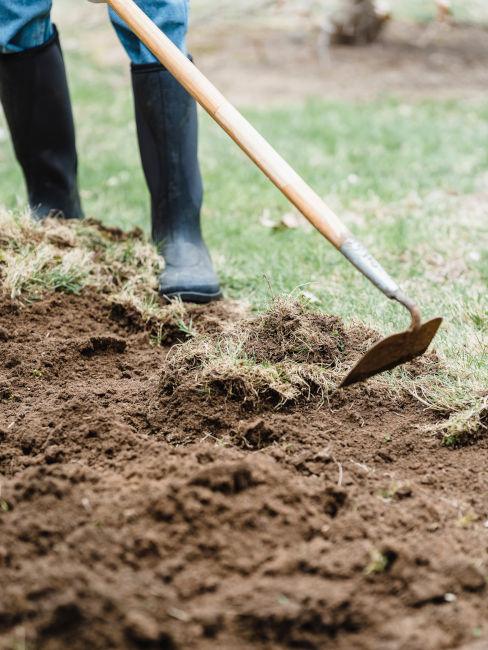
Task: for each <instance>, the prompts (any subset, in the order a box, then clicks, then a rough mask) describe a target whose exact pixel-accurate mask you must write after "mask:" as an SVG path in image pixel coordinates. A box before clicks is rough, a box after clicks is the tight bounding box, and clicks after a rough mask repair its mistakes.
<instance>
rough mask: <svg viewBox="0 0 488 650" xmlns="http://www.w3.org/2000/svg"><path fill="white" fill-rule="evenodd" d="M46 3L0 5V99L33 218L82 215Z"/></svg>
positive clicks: (65, 96) (5, 1)
mask: <svg viewBox="0 0 488 650" xmlns="http://www.w3.org/2000/svg"><path fill="white" fill-rule="evenodd" d="M50 11H51V0H0V100H1V103H2V105H3V109H4V112H5V116H6V119H7V123H8V125H9V129H10V133H11V136H12V142H13V145H14V149H15V154H16V156H17V160H18V161H19V163H20V165H21V167H22V171H23V173H24V178H25V181H26V185H27V192H28V197H29V205H30V206H31V208H32V211H33V213H34V215H35V216H36V217H37V218H43V217H46V216H48V215H49V214H62V215H63V216H65V217H72V218H79V217H81V216H82V210H81V205H80V199H79V194H78V187H77V156H76V146H75V132H74V124H73V115H72V112H71V103H70V97H69V91H68V84H67V80H66V73H65V68H64V62H63V56H62V52H61V46H60V43H59V38H58V35H57V32H56V28H55V27H54V26H53V25H52V24H51V19H50Z"/></svg>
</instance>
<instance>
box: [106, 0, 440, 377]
mask: <svg viewBox="0 0 488 650" xmlns="http://www.w3.org/2000/svg"><path fill="white" fill-rule="evenodd" d="M107 4H109V5H110V6H111V7H112V9H113V10H114V11H115V12H116V13H117V14H118V15H119V16H120V17H121V18H122V19H123V20H124V21H125V22H126V23H127V24H128V25H129V26H130V28H131V29H132V30H133V32H134V33H135V34H136V35H137V36H138V37H139V39H140V40H141V41H142V42H143V43H144V44H145V45H146V46H147V47H148V48H149V49H150V50H151V52H153V54H154V55H155V56H156V58H157V59H158V60H159V61H160V62H161V63H162V64H163V65H164V66H165V68H166V69H167V70H169V72H171V73H172V74H173V76H174V77H175V78H176V79H177V80H178V81H179V82H180V83H181V84H182V85H183V86H184V87H185V88H186V90H187V91H188V92H189V93H190V94H191V95H192V96H193V97H194V98H195V99H196V100H197V101H198V102H199V103H200V104H201V105H202V106H203V108H204V109H205V110H206V111H207V112H208V113H209V115H210V116H211V117H212V118H213V119H214V120H215V121H216V122H217V123H218V124H219V125H220V126H221V127H222V128H223V129H224V131H226V132H227V133H228V134H229V136H230V137H231V138H232V139H233V140H234V141H235V142H236V143H237V144H238V145H239V146H240V147H241V149H242V150H243V151H244V152H245V153H246V154H247V155H248V156H249V158H251V160H253V161H254V163H255V164H256V165H257V166H258V167H259V168H260V169H261V171H262V172H264V174H266V176H268V178H269V179H270V180H271V181H272V182H273V183H274V184H275V185H276V186H277V187H278V189H280V190H281V191H282V192H283V194H284V195H285V196H286V197H287V198H288V199H289V201H290V202H291V203H292V204H293V205H294V206H295V207H296V208H297V209H298V210H299V211H300V212H301V213H302V214H303V215H304V216H305V217H306V218H307V219H308V220H309V221H310V222H311V223H312V225H313V226H315V228H316V229H317V230H318V231H319V232H320V233H321V234H322V235H323V236H324V237H326V239H328V240H329V242H330V243H331V244H333V245H334V246H335V247H336V248H337V250H338V251H340V252H341V253H342V254H343V255H344V257H346V258H347V259H348V260H349V262H351V264H353V265H354V266H355V267H356V268H357V269H358V270H359V271H360V272H361V273H363V275H365V276H366V277H367V278H368V279H369V280H370V281H371V282H372V283H373V284H374V285H375V286H376V287H377V288H378V289H379V290H380V291H382V292H383V293H384V294H385V295H386V296H387V297H388V298H391V299H393V300H396V301H398V302H399V303H400V304H402V305H403V306H404V307H406V308H407V309H408V311H409V312H410V317H411V325H410V328H409V329H408V330H406V331H405V332H400V333H399V334H393V335H392V336H388V337H387V338H385V339H383V340H382V341H380V342H379V343H376V345H374V346H373V347H372V348H371V349H370V350H369V351H368V352H367V353H366V354H365V355H364V356H363V358H362V359H360V361H359V362H358V363H357V364H356V365H355V366H354V368H353V369H352V370H351V371H350V372H349V373H348V375H347V376H346V377H345V378H344V380H343V381H342V383H341V386H348V385H350V384H354V383H356V382H360V381H364V380H365V379H367V378H368V377H372V376H373V375H376V374H378V373H381V372H384V371H386V370H391V369H392V368H395V367H396V366H399V365H401V364H403V363H406V362H407V361H410V360H411V359H414V358H415V357H418V356H421V355H422V354H424V352H425V351H426V350H427V348H428V347H429V345H430V342H431V341H432V339H433V338H434V336H435V335H436V333H437V330H438V329H439V326H440V324H441V323H442V318H434V319H432V320H430V321H428V322H426V323H423V324H422V320H421V316H420V311H419V308H418V307H417V306H416V305H415V303H414V302H413V301H412V300H410V298H408V297H407V296H406V295H405V294H404V293H403V292H402V291H401V289H400V288H399V286H398V285H397V283H396V282H395V281H394V280H393V279H392V278H391V277H390V276H389V275H388V273H387V272H386V271H385V270H384V269H383V268H382V267H381V265H380V264H379V263H378V262H377V261H376V260H375V259H374V258H373V257H372V256H371V255H370V254H369V253H368V251H367V250H366V249H365V248H364V247H363V246H362V244H361V243H360V242H358V241H357V240H356V239H355V238H354V237H353V236H352V235H351V233H350V232H349V231H348V230H347V229H346V228H345V226H344V225H343V224H342V223H341V221H340V220H339V218H338V217H337V216H336V215H335V214H334V213H333V212H332V210H330V208H328V207H327V205H325V203H324V202H323V200H322V199H321V198H320V197H319V196H318V195H317V194H316V193H315V192H314V191H313V190H312V189H311V188H310V187H309V186H308V185H307V184H306V183H305V182H304V181H303V180H302V179H301V178H300V176H299V175H298V174H297V173H296V172H295V171H294V170H293V169H292V168H291V167H290V165H288V164H287V163H286V162H285V160H283V158H281V156H280V155H279V154H278V153H277V152H276V151H275V150H274V149H273V148H272V147H271V145H270V144H269V143H268V142H266V140H265V139H264V138H263V137H262V136H261V135H260V134H259V133H258V132H257V131H256V130H255V129H254V128H253V127H252V126H251V124H249V122H248V121H247V120H246V119H245V118H244V117H243V116H242V115H241V114H240V113H239V112H238V111H237V110H236V109H235V108H234V107H233V106H232V104H230V103H229V102H228V101H227V100H226V99H225V97H224V96H223V95H222V94H221V93H220V92H219V91H218V90H217V89H216V88H215V86H214V85H213V84H211V83H210V81H208V79H206V77H205V76H204V75H203V74H202V73H201V72H200V71H199V70H198V68H197V67H196V66H195V65H194V64H193V63H192V62H191V61H190V59H189V58H188V57H186V56H185V55H184V54H183V53H182V52H181V51H180V50H179V49H178V48H177V47H176V46H175V45H174V44H173V43H172V42H171V41H170V39H169V38H167V36H165V34H163V32H162V31H161V30H160V29H159V28H158V27H156V25H155V24H154V23H153V22H152V21H151V20H150V19H149V18H148V16H146V14H145V13H144V12H143V11H142V10H141V9H140V8H139V7H138V6H137V5H136V4H135V2H134V0H107Z"/></svg>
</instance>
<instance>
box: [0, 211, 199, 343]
mask: <svg viewBox="0 0 488 650" xmlns="http://www.w3.org/2000/svg"><path fill="white" fill-rule="evenodd" d="M163 265H164V262H163V260H162V258H161V257H160V256H159V255H158V254H157V251H156V249H155V247H154V246H152V245H151V244H150V243H149V242H148V241H147V240H146V238H145V237H144V235H143V233H142V231H141V230H139V229H135V230H132V231H130V232H127V233H125V232H123V231H122V230H120V229H118V228H107V227H106V226H103V225H102V224H101V223H99V222H97V221H94V220H92V219H85V220H82V221H78V220H58V219H46V220H44V221H42V222H39V221H35V220H33V219H32V217H31V215H30V214H29V213H28V212H27V213H25V214H22V215H15V214H13V213H11V212H8V211H4V210H0V289H1V290H2V291H3V292H5V293H7V294H9V295H10V298H11V299H12V300H27V301H32V300H37V299H39V298H41V297H42V296H44V295H46V294H49V293H52V292H56V291H62V292H65V293H75V294H76V293H79V292H80V291H82V290H83V289H86V288H92V289H95V290H96V291H98V292H100V294H101V295H103V296H104V297H105V298H106V299H107V300H108V301H109V302H111V303H112V305H113V312H114V315H115V316H116V315H117V314H118V315H120V314H121V313H124V314H128V313H130V314H132V315H133V316H134V317H135V318H136V319H137V321H138V326H139V327H145V328H146V329H147V330H148V331H149V332H151V333H152V334H153V335H154V336H155V337H156V338H157V340H158V341H159V342H161V341H163V340H166V339H167V338H173V337H172V334H171V333H172V332H173V333H174V332H181V333H183V337H184V330H185V320H186V314H187V313H186V309H185V307H184V305H183V304H182V303H181V302H178V301H174V302H172V303H171V304H169V305H165V304H163V303H162V302H161V301H160V300H159V298H158V294H157V277H158V275H159V274H160V272H161V271H162V268H163ZM180 338H181V337H180Z"/></svg>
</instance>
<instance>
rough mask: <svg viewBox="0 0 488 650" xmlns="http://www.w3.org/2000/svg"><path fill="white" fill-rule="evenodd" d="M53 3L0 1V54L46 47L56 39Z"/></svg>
mask: <svg viewBox="0 0 488 650" xmlns="http://www.w3.org/2000/svg"><path fill="white" fill-rule="evenodd" d="M51 4H52V2H51V0H0V53H2V54H7V53H9V54H15V53H17V52H23V51H25V50H29V49H31V48H33V47H38V46H39V45H43V44H44V43H45V42H46V41H48V40H49V39H50V38H51V36H52V35H53V26H52V24H51V18H50V15H51Z"/></svg>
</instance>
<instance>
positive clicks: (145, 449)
mask: <svg viewBox="0 0 488 650" xmlns="http://www.w3.org/2000/svg"><path fill="white" fill-rule="evenodd" d="M191 315H192V317H193V323H194V326H195V327H196V329H197V330H198V331H199V332H200V334H199V335H198V336H197V337H195V338H193V340H190V341H189V342H188V343H185V344H183V345H182V346H181V347H177V348H173V349H172V350H169V348H164V347H159V346H157V345H155V341H154V340H151V339H150V337H149V336H148V332H147V331H145V329H144V325H143V323H142V322H141V323H138V322H137V319H131V318H127V317H126V316H127V314H124V312H123V310H120V309H114V308H113V306H111V305H110V304H109V303H108V302H107V300H106V298H104V297H103V296H101V295H100V294H97V293H95V292H94V291H93V290H85V291H84V292H83V293H81V294H80V295H63V294H54V295H51V296H50V297H46V298H44V299H42V300H39V301H37V302H35V303H32V304H30V305H29V304H21V303H20V302H15V303H14V302H12V301H11V300H10V299H9V298H7V297H4V298H3V299H2V301H1V304H0V472H1V476H2V482H1V494H0V567H1V571H0V648H2V649H4V648H5V649H7V648H8V649H9V650H14V649H20V648H22V649H23V650H25V649H27V648H29V649H32V650H34V649H42V650H61V649H62V650H66V649H67V648H69V649H70V650H86V649H87V648H90V649H98V648H100V649H103V650H107V649H108V648H117V649H125V648H154V649H156V648H161V649H171V650H172V649H176V648H192V649H193V648H195V649H196V648H198V649H199V650H207V649H210V648H212V649H215V648H225V649H234V648H235V649H236V650H244V649H249V650H250V649H251V648H253V649H254V648H263V649H267V650H270V649H274V648H300V649H314V648H315V649H323V648H334V649H335V650H346V649H347V650H350V649H351V648H355V649H368V650H401V649H404V650H407V649H408V650H434V649H436V650H437V649H441V648H442V649H444V648H445V649H447V648H462V647H466V648H468V647H471V645H472V644H473V647H479V648H486V647H488V640H487V641H486V642H485V643H483V639H488V623H487V620H488V601H487V594H486V583H485V580H486V576H487V571H488V569H487V567H488V523H487V520H488V499H487V495H488V477H487V474H486V471H485V468H486V467H487V464H488V441H487V439H486V438H484V437H479V438H478V439H477V440H476V442H475V444H473V445H472V446H469V447H464V448H460V449H454V450H449V449H447V448H445V447H443V446H442V445H441V442H440V440H439V439H438V438H437V437H435V436H433V435H432V434H429V432H428V425H429V424H431V422H432V419H431V418H432V416H431V415H429V414H428V413H427V412H425V410H423V408H422V407H421V405H420V404H419V403H418V402H416V401H414V400H413V399H412V398H409V397H406V396H405V395H401V394H397V395H396V396H394V395H392V394H391V392H390V393H386V392H385V384H384V383H382V381H381V380H379V381H372V382H370V383H369V384H366V385H364V386H358V387H355V388H353V389H351V390H348V391H343V392H337V393H334V392H330V390H325V389H323V386H322V390H318V389H316V390H311V391H310V392H309V393H308V394H307V393H306V391H302V390H301V389H299V388H297V389H296V391H297V392H295V393H293V394H290V395H288V394H285V395H283V394H280V393H279V392H278V393H276V392H273V391H268V392H267V391H261V392H260V391H257V392H256V393H255V394H254V395H253V399H247V397H248V392H246V390H247V389H246V386H247V384H246V383H245V382H244V383H242V382H241V383H239V382H237V383H236V374H232V373H230V370H229V368H230V366H229V365H228V366H227V370H226V372H223V371H222V373H223V374H222V373H221V375H219V376H218V377H217V379H215V376H214V377H213V378H212V368H213V369H214V371H216V370H217V369H218V363H217V361H218V358H219V355H218V349H217V348H218V346H222V341H225V340H228V341H229V342H230V343H229V346H230V347H229V349H227V350H226V354H227V357H226V358H227V359H232V358H233V357H232V354H231V353H234V354H235V344H236V331H237V330H236V327H237V326H235V325H232V324H231V325H230V326H229V329H227V330H226V329H225V327H226V326H227V325H226V322H225V321H226V320H229V318H230V317H229V310H228V309H227V307H226V304H225V303H221V304H218V305H216V306H214V307H210V308H208V310H205V309H202V308H195V310H194V311H193V312H192V313H191ZM272 318H273V317H271V322H270V319H269V318H268V320H266V317H264V318H258V319H257V320H256V321H255V322H254V326H250V325H249V322H247V324H245V325H243V328H242V331H243V332H244V335H243V336H242V338H241V339H239V341H238V342H239V345H240V346H241V347H240V351H241V357H242V350H244V352H245V355H247V357H249V358H253V359H255V360H257V362H258V364H259V368H260V369H261V370H260V372H261V371H262V372H264V373H266V372H268V370H269V366H270V364H278V366H277V367H278V368H279V371H278V376H279V377H281V379H282V380H283V381H285V379H286V378H287V377H288V379H289V378H290V377H292V384H293V381H297V382H298V383H297V384H296V386H295V388H296V387H297V386H298V387H300V386H303V384H302V383H300V381H301V379H303V378H304V377H305V379H304V381H306V382H307V385H308V386H309V387H310V386H313V385H314V384H313V381H312V379H313V378H314V377H315V375H313V376H311V375H309V374H306V373H302V374H301V375H300V373H299V374H298V375H296V374H294V373H295V371H297V368H298V369H299V368H303V367H305V366H307V367H308V366H310V364H312V365H314V364H315V365H314V367H315V366H316V365H317V361H320V359H325V360H327V362H328V364H329V366H330V367H331V368H336V370H337V372H339V369H340V364H341V363H348V362H349V356H354V353H357V351H359V350H360V349H361V345H365V344H366V343H367V342H368V341H369V340H370V337H371V336H372V335H371V333H370V332H366V331H364V330H361V329H357V330H354V331H353V330H349V331H347V330H345V329H344V327H343V326H342V324H341V323H340V322H338V321H337V319H333V318H328V317H323V318H322V319H320V318H319V319H318V320H317V318H316V319H315V320H313V319H312V320H310V321H308V322H307V323H306V325H307V327H306V328H305V329H306V330H307V331H310V328H309V326H310V327H312V326H313V327H315V328H316V329H315V330H314V331H315V332H319V333H320V332H322V334H323V339H321V338H320V337H318V338H317V341H316V342H317V347H314V346H312V347H310V345H309V346H308V347H307V346H306V345H305V346H304V345H302V344H300V341H302V343H303V339H304V332H303V331H302V329H301V325H300V323H301V322H302V321H301V319H302V318H305V316H303V315H301V314H300V313H298V314H297V313H295V314H293V313H292V314H291V316H290V314H288V317H287V319H288V320H286V319H285V321H286V322H277V321H274V322H273V321H272ZM302 324H303V323H302ZM232 328H234V329H232ZM246 328H247V329H246ZM259 328H261V329H259ZM219 330H223V331H224V332H227V333H228V334H227V335H226V336H222V334H221V335H220V338H216V334H215V332H218V331H219ZM246 332H247V334H246ZM252 332H254V333H255V336H254V337H253V336H252ZM205 333H207V334H205ZM173 334H175V333H169V334H168V336H167V337H165V340H167V341H169V340H175V336H174V335H173ZM177 334H178V333H177ZM181 334H182V332H181V331H180V332H179V337H180V338H181ZM199 337H201V338H199ZM176 338H178V336H176ZM202 341H203V342H204V343H205V345H204V346H203V348H202V345H201V342H202ZM283 341H285V343H286V345H283ZM307 341H308V342H309V341H310V339H307ZM216 342H218V345H217V343H216ZM321 346H322V347H321ZM202 350H203V352H202ZM241 357H240V358H241ZM247 357H246V356H244V358H247ZM234 359H235V356H234ZM239 363H240V364H241V365H240V366H239ZM239 363H238V364H237V367H241V370H243V371H244V370H246V371H247V370H248V369H249V368H248V366H246V364H245V363H243V362H242V360H241V361H240V362H239ZM425 363H427V364H429V363H434V361H433V360H429V359H428V360H427V361H426V362H425ZM209 364H210V366H209ZM211 364H213V365H211ZM279 364H282V365H279ZM283 364H284V365H283ZM249 366H252V364H249ZM310 367H311V366H310ZM422 367H423V366H422V365H420V366H417V367H416V368H414V370H415V372H422ZM209 368H210V369H209ZM232 368H233V372H234V373H236V372H237V371H236V364H234V365H233V366H232ZM292 371H293V372H292ZM287 373H288V374H287ZM290 373H291V374H290ZM261 376H265V377H268V375H260V377H261ZM246 377H248V379H249V376H248V375H246ZM252 377H253V376H252ZM252 377H251V385H252ZM297 377H298V379H297ZM283 378H285V379H283ZM300 378H301V379H300ZM213 380H215V381H213ZM285 383H286V382H285ZM236 386H237V387H238V388H239V389H238V390H236ZM319 387H320V386H319ZM480 639H481V640H480Z"/></svg>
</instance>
